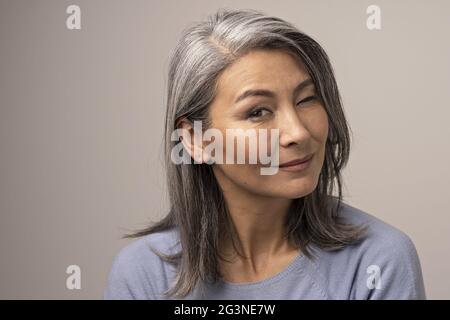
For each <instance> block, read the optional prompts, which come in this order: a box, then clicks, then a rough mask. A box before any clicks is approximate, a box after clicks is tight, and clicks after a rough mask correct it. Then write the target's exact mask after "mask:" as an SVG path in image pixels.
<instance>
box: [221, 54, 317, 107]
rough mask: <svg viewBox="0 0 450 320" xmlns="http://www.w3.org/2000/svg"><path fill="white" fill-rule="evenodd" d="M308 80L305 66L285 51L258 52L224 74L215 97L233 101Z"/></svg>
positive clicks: (233, 65) (246, 56)
mask: <svg viewBox="0 0 450 320" xmlns="http://www.w3.org/2000/svg"><path fill="white" fill-rule="evenodd" d="M308 77H309V75H308V73H307V71H306V69H305V67H304V65H303V63H301V62H300V61H298V60H297V59H295V58H294V57H293V56H292V55H290V54H288V53H286V52H283V51H282V50H270V51H268V50H256V51H252V52H250V53H248V54H247V55H245V56H243V57H241V58H239V59H238V60H237V61H236V62H234V63H233V64H232V65H230V66H229V67H227V68H226V69H225V70H224V71H223V72H222V73H221V75H220V77H219V79H218V85H217V92H216V94H217V95H220V96H221V97H222V98H224V99H229V100H230V101H231V100H234V99H235V98H236V97H237V96H238V95H239V94H240V92H243V91H245V90H248V89H254V90H256V89H263V90H264V89H266V90H276V87H286V88H290V87H292V88H293V87H295V86H296V85H297V84H298V83H299V82H301V81H303V80H305V79H307V78H308Z"/></svg>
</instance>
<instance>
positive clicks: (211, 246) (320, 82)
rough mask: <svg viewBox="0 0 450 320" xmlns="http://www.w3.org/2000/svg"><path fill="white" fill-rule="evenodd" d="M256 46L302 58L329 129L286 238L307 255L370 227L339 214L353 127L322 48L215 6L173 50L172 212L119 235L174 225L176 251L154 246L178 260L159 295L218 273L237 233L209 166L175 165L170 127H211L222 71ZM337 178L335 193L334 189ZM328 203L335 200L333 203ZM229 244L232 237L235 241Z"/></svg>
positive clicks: (277, 22)
mask: <svg viewBox="0 0 450 320" xmlns="http://www.w3.org/2000/svg"><path fill="white" fill-rule="evenodd" d="M257 48H264V49H283V50H287V51H288V52H289V53H292V54H293V55H294V56H295V57H298V58H299V59H301V61H302V62H303V63H304V65H305V66H306V68H307V70H308V72H309V74H310V76H311V78H312V80H313V82H314V84H315V86H316V90H317V94H318V96H319V98H320V100H321V101H322V102H323V105H324V107H325V109H326V112H327V115H328V122H329V133H328V137H327V141H326V147H325V148H326V151H325V159H324V165H323V167H322V170H321V173H320V177H319V182H318V185H317V187H316V189H315V190H314V191H313V192H312V193H311V194H308V195H306V196H304V197H302V198H298V199H294V200H293V203H292V206H291V208H290V210H289V213H288V216H287V219H286V222H285V226H286V232H287V233H286V236H287V237H288V239H289V240H290V241H292V242H293V243H294V244H295V245H296V246H298V247H299V248H300V249H301V250H302V252H303V253H304V254H305V255H306V256H307V257H309V258H314V256H313V254H312V251H310V246H311V245H315V246H317V247H319V248H321V249H323V250H338V249H341V248H343V247H344V246H346V245H349V244H352V243H355V242H357V241H359V240H361V238H362V237H363V235H364V233H365V232H366V230H367V226H364V225H361V226H355V225H350V224H346V223H345V222H344V221H342V220H341V218H340V217H339V216H338V211H339V208H340V206H341V202H343V201H342V191H341V188H342V186H341V170H342V168H343V167H344V166H345V165H346V164H347V161H348V158H349V152H350V128H349V126H348V124H347V121H346V118H345V115H344V111H343V108H342V103H341V97H340V94H339V91H338V87H337V84H336V80H335V77H334V72H333V69H332V66H331V64H330V61H329V58H328V56H327V54H326V53H325V51H324V50H323V49H322V47H321V46H320V45H319V44H318V43H317V42H316V41H315V40H313V39H312V38H310V37H309V36H307V35H306V34H304V33H302V32H300V31H299V30H298V29H297V28H296V27H295V26H294V25H292V24H291V23H289V22H286V21H284V20H282V19H280V18H277V17H272V16H268V15H265V14H263V13H262V12H259V11H256V10H250V9H247V10H231V9H225V8H222V9H219V10H218V11H217V12H216V13H215V14H213V15H210V16H209V17H208V19H206V21H202V22H197V23H195V24H193V25H191V26H189V27H187V28H186V29H184V31H183V34H182V37H181V39H180V40H179V42H178V44H177V46H176V48H175V50H174V51H173V52H172V56H171V60H170V65H169V75H168V92H167V110H166V119H165V138H164V140H165V141H164V143H165V158H166V159H165V163H166V168H165V169H166V175H167V187H168V192H169V199H170V210H169V212H168V214H167V215H166V216H165V217H164V218H163V219H162V220H160V221H158V222H157V223H155V224H152V225H151V226H149V227H147V228H145V229H143V230H140V231H136V232H135V233H133V234H128V235H125V236H124V237H127V238H132V237H141V236H144V235H147V234H150V233H155V232H160V231H165V230H170V229H172V228H176V229H177V230H178V231H179V235H180V243H181V247H182V251H181V252H177V253H176V254H174V255H168V254H164V253H161V252H156V253H157V254H158V256H160V257H161V258H162V259H164V260H165V261H167V262H170V263H173V264H175V265H176V266H177V276H176V279H175V283H174V285H173V286H172V287H171V288H169V289H168V290H167V291H166V292H164V294H166V295H168V296H175V297H185V296H186V295H188V294H189V293H190V292H191V291H193V290H194V289H195V288H196V286H197V284H199V283H200V282H201V281H212V282H215V281H217V279H218V278H219V277H220V272H219V271H218V259H222V258H223V257H221V255H220V253H219V252H218V248H219V239H222V238H221V237H222V236H229V237H231V239H233V237H234V235H235V234H234V229H233V225H232V223H231V220H230V216H229V212H228V209H227V206H226V204H225V201H224V198H223V194H222V192H221V190H220V188H219V186H218V183H217V181H216V178H215V176H214V174H213V171H212V168H211V166H210V165H207V164H195V165H190V164H181V165H175V164H174V163H173V162H172V161H171V158H170V154H171V150H172V148H173V147H174V146H175V145H176V143H178V141H172V140H171V134H172V132H173V131H174V130H175V129H176V128H177V123H178V121H179V120H180V119H181V118H186V119H188V120H189V121H192V122H193V121H195V120H199V121H202V123H203V126H204V127H206V128H207V127H209V126H210V119H209V105H210V103H211V102H212V101H213V98H214V95H215V93H216V88H217V79H218V77H219V75H220V73H221V72H222V71H223V70H224V69H226V68H227V67H228V66H229V65H230V64H232V63H233V62H234V61H236V60H237V59H239V58H240V57H242V56H243V55H245V54H246V53H247V52H249V51H250V50H253V49H257ZM334 180H336V182H337V189H338V196H334V195H333V191H334ZM333 204H337V205H336V206H335V205H333ZM233 243H234V242H233Z"/></svg>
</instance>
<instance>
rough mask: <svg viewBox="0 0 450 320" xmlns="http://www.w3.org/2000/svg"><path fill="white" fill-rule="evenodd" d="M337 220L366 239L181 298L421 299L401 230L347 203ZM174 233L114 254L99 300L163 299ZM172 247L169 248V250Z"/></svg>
mask: <svg viewBox="0 0 450 320" xmlns="http://www.w3.org/2000/svg"><path fill="white" fill-rule="evenodd" d="M339 214H340V215H342V216H343V217H345V219H347V221H348V222H350V223H353V224H361V223H367V224H368V225H369V231H368V235H367V236H366V238H365V239H364V240H363V241H361V242H359V243H358V244H356V245H351V246H347V247H345V248H343V249H341V250H338V251H324V250H321V249H319V248H317V247H315V246H313V247H312V252H313V253H314V255H315V257H316V258H315V259H309V258H307V257H306V256H304V255H303V254H302V253H301V252H299V255H298V256H297V258H295V259H294V260H293V261H292V262H291V263H290V264H289V265H288V266H287V267H286V268H285V269H284V270H282V271H281V272H279V273H278V274H276V275H274V276H272V277H270V278H268V279H265V280H262V281H258V282H252V283H229V282H227V281H224V280H220V281H219V282H218V283H216V284H208V285H204V286H198V287H197V288H196V290H194V291H193V292H192V293H191V294H190V295H188V296H187V297H186V298H185V299H214V300H216V299H240V300H241V299H242V300H244V299H288V300H294V299H345V300H346V299H426V296H425V288H424V283H423V278H422V270H421V266H420V261H419V258H418V255H417V251H416V248H415V246H414V244H413V242H412V241H411V239H410V238H409V237H408V236H407V235H406V234H405V233H403V232H402V231H400V230H398V229H396V228H394V227H393V226H391V225H389V224H387V223H385V222H383V221H382V220H380V219H378V218H376V217H374V216H372V215H370V214H368V213H365V212H363V211H361V210H359V209H357V208H354V207H352V206H350V205H348V204H345V203H342V206H341V210H340V212H339ZM177 234H178V233H177V231H176V229H172V230H169V231H164V232H159V233H153V234H150V235H147V236H144V237H142V238H140V239H138V240H135V241H134V242H132V243H130V244H128V245H127V246H125V247H124V248H123V249H121V250H120V252H119V253H118V254H117V255H116V257H115V259H114V262H113V265H112V268H111V270H110V272H109V276H108V283H107V286H106V288H105V291H104V296H103V298H104V299H167V298H166V297H165V296H163V295H162V293H163V292H164V291H165V290H167V289H168V288H169V285H170V284H171V283H172V281H173V280H174V278H175V273H176V270H175V268H174V267H173V266H172V265H170V264H168V263H166V262H164V261H162V260H161V258H159V257H158V256H157V255H156V254H154V253H153V252H152V251H151V250H150V248H149V246H152V247H153V248H155V249H157V250H158V251H162V252H166V253H167V252H169V253H174V252H176V251H177V250H180V246H179V243H178V244H177V240H178V238H177ZM174 245H175V246H174Z"/></svg>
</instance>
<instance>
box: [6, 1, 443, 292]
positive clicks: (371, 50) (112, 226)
mask: <svg viewBox="0 0 450 320" xmlns="http://www.w3.org/2000/svg"><path fill="white" fill-rule="evenodd" d="M71 4H76V5H78V6H80V8H81V30H69V29H67V27H66V19H67V17H68V16H69V15H68V14H67V13H66V8H67V7H68V6H69V5H71ZM372 4H375V5H378V6H379V7H380V9H381V30H369V29H368V28H367V27H366V20H367V17H368V14H367V13H366V9H367V7H368V6H369V5H372ZM220 7H227V8H245V9H247V8H251V9H257V10H261V11H263V12H265V13H267V14H270V15H274V16H278V17H280V18H283V19H285V20H287V21H290V22H292V23H294V24H295V25H296V26H297V27H298V28H299V29H300V30H301V31H304V32H305V33H307V34H308V35H310V36H312V37H313V38H314V39H316V40H317V41H318V42H319V43H320V44H321V45H322V46H323V47H324V49H325V50H326V52H327V53H328V55H329V56H330V58H331V62H332V64H333V67H334V69H335V72H336V77H337V81H338V85H339V88H340V92H341V95H342V98H343V102H344V109H345V113H346V115H347V118H348V121H349V123H350V126H351V129H352V132H353V140H352V142H353V143H352V149H351V157H350V161H349V163H348V165H347V167H346V169H345V170H344V181H345V184H344V200H345V201H346V202H348V203H349V204H351V205H353V206H355V207H357V208H360V209H361V210H363V211H366V212H368V213H370V214H372V215H375V216H377V217H379V218H381V219H382V220H384V221H386V222H388V223H390V224H392V225H394V226H395V227H397V228H399V229H400V230H402V231H404V232H405V233H407V234H408V235H409V236H410V237H411V238H412V240H413V242H414V243H415V245H416V248H417V250H418V253H419V257H420V259H421V264H422V269H423V274H424V280H425V285H426V291H427V296H428V298H430V299H433V298H434V299H444V298H447V299H448V298H450V280H449V278H448V277H447V274H448V272H449V271H450V257H449V253H450V217H449V207H450V194H449V193H450V192H449V190H450V182H449V181H450V168H449V163H450V148H449V144H450V143H449V138H450V127H449V126H448V118H449V117H450V108H449V101H450V89H449V88H450V87H449V85H450V59H449V57H450V37H449V35H448V32H449V30H450V2H449V1H445V0H441V1H437V0H435V1H425V0H422V1H386V0H383V1H375V2H373V1H364V0H363V1H350V0H346V1H332V0H327V1H325V0H321V1H317V0H314V1H312V0H308V1H306V0H303V1H299V0H294V1H285V0H283V1H261V0H258V1H248V0H239V1H236V0H234V1H209V0H203V1H175V0H170V1H168V0H164V1H150V0H149V1H134V0H133V1H56V0H54V1H42V0H41V1H17V0H14V1H12V0H9V1H8V0H1V1H0V49H1V50H0V154H1V160H0V217H1V218H0V219H1V221H0V298H3V299H12V298H19V299H23V298H31V299H58V298H63V299H80V298H87V299H101V298H102V294H103V290H104V287H105V285H106V278H107V274H108V272H109V270H110V267H111V263H112V260H113V258H114V256H115V255H116V254H117V252H118V251H119V249H120V248H121V247H123V246H125V245H126V244H128V243H129V242H130V240H121V239H120V236H121V235H122V234H123V233H124V232H128V231H131V230H133V229H135V228H140V227H143V226H144V225H146V224H147V223H149V222H150V221H151V220H152V219H157V218H160V217H161V216H162V215H164V214H165V212H166V210H167V208H168V202H167V196H166V191H165V181H164V173H163V171H162V162H161V161H162V160H161V159H162V156H161V154H162V150H163V149H162V138H163V127H164V112H165V101H166V84H167V83H166V81H167V75H166V73H167V67H168V57H169V53H170V51H171V50H172V49H173V47H174V46H175V44H176V42H177V40H178V38H179V36H180V33H181V30H182V29H183V28H185V27H186V26H187V25H188V24H190V23H192V22H195V21H199V20H203V19H204V18H206V16H207V15H209V14H211V13H214V12H215V11H216V10H217V9H218V8H220ZM73 264H75V265H78V266H80V268H81V289H80V290H68V289H67V288H66V279H67V277H68V276H69V275H68V274H66V268H67V267H68V266H69V265H73Z"/></svg>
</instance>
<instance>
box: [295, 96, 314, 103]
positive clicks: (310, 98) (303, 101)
mask: <svg viewBox="0 0 450 320" xmlns="http://www.w3.org/2000/svg"><path fill="white" fill-rule="evenodd" d="M316 99H317V97H316V96H309V97H307V98H305V99H303V100H302V101H300V102H299V103H297V105H299V104H300V103H305V102H308V101H312V100H316Z"/></svg>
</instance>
